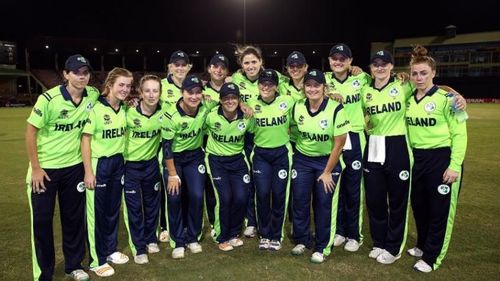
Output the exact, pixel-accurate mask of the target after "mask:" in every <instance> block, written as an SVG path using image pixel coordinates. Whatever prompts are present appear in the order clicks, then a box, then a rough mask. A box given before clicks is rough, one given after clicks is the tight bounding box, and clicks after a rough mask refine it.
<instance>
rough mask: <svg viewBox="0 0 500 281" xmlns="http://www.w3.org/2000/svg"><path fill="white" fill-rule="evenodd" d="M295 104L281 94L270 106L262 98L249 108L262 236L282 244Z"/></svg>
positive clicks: (258, 213) (291, 99) (259, 227)
mask: <svg viewBox="0 0 500 281" xmlns="http://www.w3.org/2000/svg"><path fill="white" fill-rule="evenodd" d="M293 104H294V100H293V98H292V97H290V96H286V95H279V94H278V93H276V96H275V98H274V99H273V101H271V102H270V103H266V102H265V101H263V100H262V99H261V98H260V97H259V98H258V99H256V100H250V102H249V104H248V105H249V106H250V107H251V108H252V109H253V112H254V119H255V126H254V132H253V133H254V143H255V146H254V149H253V151H252V154H251V161H252V165H253V166H252V170H253V171H252V172H253V180H254V184H255V191H256V198H257V200H256V201H257V204H256V206H257V220H258V229H259V234H260V236H261V238H266V239H270V240H272V241H280V242H281V240H282V239H283V226H284V222H285V221H284V219H285V210H286V206H287V204H288V198H289V196H288V194H289V189H290V176H289V175H290V169H291V165H292V147H291V145H290V136H289V135H288V130H289V127H290V112H291V109H292V107H293Z"/></svg>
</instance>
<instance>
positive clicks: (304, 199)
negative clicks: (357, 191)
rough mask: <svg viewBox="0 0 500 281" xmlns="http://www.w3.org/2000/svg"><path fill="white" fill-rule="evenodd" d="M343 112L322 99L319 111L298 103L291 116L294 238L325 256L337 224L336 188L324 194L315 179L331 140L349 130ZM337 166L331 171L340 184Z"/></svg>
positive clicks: (330, 147) (333, 104)
mask: <svg viewBox="0 0 500 281" xmlns="http://www.w3.org/2000/svg"><path fill="white" fill-rule="evenodd" d="M344 111H345V109H344V108H343V106H342V105H341V104H339V103H338V102H336V101H334V100H332V99H329V98H325V99H324V100H323V102H322V104H321V106H320V107H319V109H318V111H316V112H314V113H312V112H311V111H310V106H309V101H308V100H307V99H302V100H300V101H298V102H297V103H296V104H295V106H294V108H293V112H292V123H293V124H294V125H296V126H297V128H298V135H297V143H296V147H295V148H296V151H295V154H294V156H293V169H292V187H293V199H292V200H293V238H294V241H295V243H297V244H303V245H306V247H311V246H312V245H313V244H314V252H320V253H322V254H324V255H325V256H327V255H329V254H330V253H331V247H332V245H333V239H334V234H335V228H336V226H335V225H336V220H337V204H338V199H339V186H338V185H337V188H335V191H334V192H333V193H325V189H324V186H323V183H322V182H318V181H317V178H318V177H319V176H320V175H321V174H322V173H323V171H324V170H325V167H326V165H327V163H328V158H329V157H330V154H331V152H332V149H333V146H334V138H335V137H337V136H341V135H344V134H347V133H348V132H349V130H350V124H349V120H348V119H347V117H346V115H345V114H344ZM341 171H342V167H341V164H340V162H339V163H338V164H337V165H336V166H335V168H334V169H333V171H332V178H333V180H334V182H339V179H340V178H341V177H340V174H341ZM311 194H312V202H313V210H314V222H315V223H314V224H315V233H316V235H315V240H316V241H315V243H313V241H312V240H313V239H312V235H311V232H310V230H309V225H310V220H311V214H310V210H311Z"/></svg>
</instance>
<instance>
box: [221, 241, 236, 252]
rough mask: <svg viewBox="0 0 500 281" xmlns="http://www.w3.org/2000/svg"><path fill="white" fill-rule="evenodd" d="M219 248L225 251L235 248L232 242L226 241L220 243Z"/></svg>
mask: <svg viewBox="0 0 500 281" xmlns="http://www.w3.org/2000/svg"><path fill="white" fill-rule="evenodd" d="M219 250H221V251H223V252H229V251H232V250H234V247H233V246H232V245H231V243H229V242H228V241H226V242H224V243H219Z"/></svg>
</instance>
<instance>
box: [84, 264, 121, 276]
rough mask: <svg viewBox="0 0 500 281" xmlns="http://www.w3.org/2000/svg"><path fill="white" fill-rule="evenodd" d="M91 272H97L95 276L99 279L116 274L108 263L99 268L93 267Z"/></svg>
mask: <svg viewBox="0 0 500 281" xmlns="http://www.w3.org/2000/svg"><path fill="white" fill-rule="evenodd" d="M90 270H91V271H93V272H95V274H96V275H97V276H99V277H109V276H111V275H113V274H115V270H114V269H113V268H112V267H111V265H109V264H108V263H105V264H103V265H100V266H98V267H91V268H90Z"/></svg>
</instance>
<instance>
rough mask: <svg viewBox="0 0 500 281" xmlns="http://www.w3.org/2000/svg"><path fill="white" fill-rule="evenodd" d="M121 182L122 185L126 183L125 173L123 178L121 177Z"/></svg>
mask: <svg viewBox="0 0 500 281" xmlns="http://www.w3.org/2000/svg"><path fill="white" fill-rule="evenodd" d="M120 183H121V184H122V185H124V184H125V175H122V178H121V179H120Z"/></svg>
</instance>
